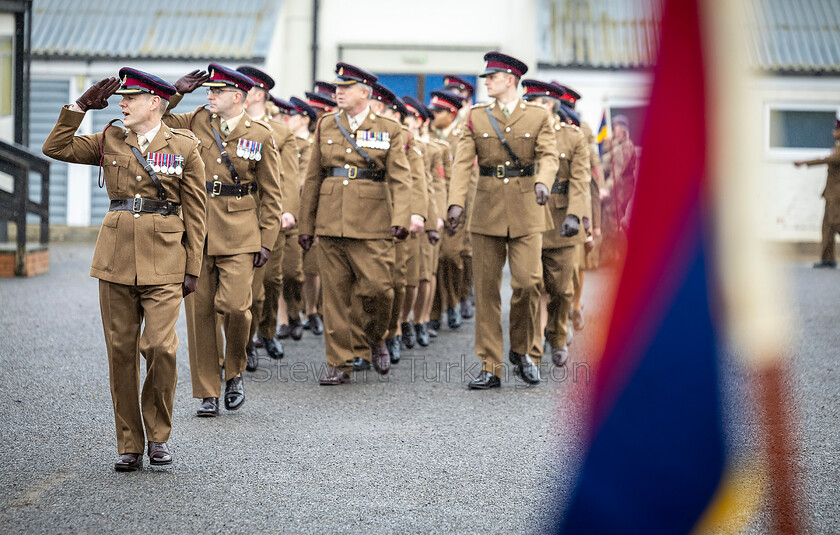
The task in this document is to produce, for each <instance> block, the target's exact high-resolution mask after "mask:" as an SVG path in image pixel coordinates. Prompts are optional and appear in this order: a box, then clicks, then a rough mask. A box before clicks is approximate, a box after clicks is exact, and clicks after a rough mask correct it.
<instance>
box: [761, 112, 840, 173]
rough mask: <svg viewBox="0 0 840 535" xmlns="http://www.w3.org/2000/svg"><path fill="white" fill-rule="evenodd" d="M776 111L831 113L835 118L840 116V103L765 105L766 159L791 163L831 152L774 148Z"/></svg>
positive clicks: (763, 143) (764, 143)
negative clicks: (773, 135)
mask: <svg viewBox="0 0 840 535" xmlns="http://www.w3.org/2000/svg"><path fill="white" fill-rule="evenodd" d="M774 111H807V112H829V113H833V114H834V115H835V117H837V116H840V103H837V102H827V101H815V102H802V101H776V102H765V104H764V139H763V140H762V146H763V149H764V157H765V158H767V159H769V160H783V161H791V160H796V159H801V158H805V157H809V156H811V155H814V154H822V153H826V152H827V151H830V150H831V149H830V148H826V147H773V146H772V145H771V144H770V143H771V131H770V127H771V124H770V123H771V116H772V113H773V112H774Z"/></svg>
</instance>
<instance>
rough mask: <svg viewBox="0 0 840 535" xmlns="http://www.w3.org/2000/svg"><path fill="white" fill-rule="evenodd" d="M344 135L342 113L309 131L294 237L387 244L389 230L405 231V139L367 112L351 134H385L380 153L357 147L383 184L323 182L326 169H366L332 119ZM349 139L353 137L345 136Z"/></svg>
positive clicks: (408, 201)
mask: <svg viewBox="0 0 840 535" xmlns="http://www.w3.org/2000/svg"><path fill="white" fill-rule="evenodd" d="M336 116H337V117H338V118H339V120H340V121H341V124H342V126H344V128H345V129H347V131H348V132H350V126H349V123H348V120H347V114H345V113H344V112H341V111H339V112H332V113H326V114H324V115H323V116H322V117H321V119H319V120H318V125H317V126H316V127H315V142H314V143H313V144H312V149H311V155H310V160H309V166H308V167H307V170H306V182H305V183H304V185H303V195H302V197H301V215H300V219H301V223H300V233H301V234H309V235H313V234H316V235H319V236H332V237H345V238H357V239H391V237H392V236H391V227H393V226H401V227H405V228H406V229H407V228H409V222H410V219H411V186H412V182H411V171H410V170H409V166H408V158H407V157H406V152H405V145H406V137H405V133H404V132H403V130H402V128H401V126H400V125H399V123H397V122H396V121H393V120H391V119H387V118H385V117H381V116H378V115H376V114H373V113H371V114H370V115H368V116H367V117H366V118H365V120H364V121H363V122H362V124H361V125H360V126H359V129H358V130H357V131H356V133H358V132H361V131H369V132H374V133H380V134H382V133H387V134H388V135H389V138H390V141H389V144H388V147H387V148H385V147H383V148H368V147H362V148H363V149H364V151H365V152H367V154H368V156H370V157H371V159H373V162H374V166H375V168H376V169H384V170H385V182H374V181H372V180H365V179H355V180H351V179H347V178H344V177H333V176H331V177H327V176H325V175H326V172H327V171H329V170H330V168H332V167H345V166H356V167H358V168H359V169H364V168H367V163H366V162H365V160H364V158H362V156H361V155H359V154H358V153H357V152H356V151H355V150H353V148H352V146H351V145H350V142H349V141H347V139H346V138H345V137H344V136H343V135H342V134H341V131H340V130H339V129H338V125H336V123H335V117H336ZM351 135H353V133H352V132H351Z"/></svg>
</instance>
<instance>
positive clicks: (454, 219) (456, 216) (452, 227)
mask: <svg viewBox="0 0 840 535" xmlns="http://www.w3.org/2000/svg"><path fill="white" fill-rule="evenodd" d="M462 215H464V208H463V207H461V206H458V205H457V204H453V205H452V206H450V207H449V210H448V211H447V212H446V220H447V221H449V235H450V236H454V235H455V233H456V232H458V225H460V224H461V216H462Z"/></svg>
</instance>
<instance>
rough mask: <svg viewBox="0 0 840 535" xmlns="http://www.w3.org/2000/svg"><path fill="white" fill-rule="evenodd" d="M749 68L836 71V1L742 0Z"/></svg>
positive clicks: (839, 68)
mask: <svg viewBox="0 0 840 535" xmlns="http://www.w3.org/2000/svg"><path fill="white" fill-rule="evenodd" d="M745 5H746V9H747V20H748V21H749V26H750V28H749V32H748V37H747V38H748V40H749V46H748V49H749V54H750V56H749V57H750V62H751V64H752V66H753V67H755V68H757V69H761V70H764V71H771V72H830V73H838V72H840V2H838V1H837V0H745Z"/></svg>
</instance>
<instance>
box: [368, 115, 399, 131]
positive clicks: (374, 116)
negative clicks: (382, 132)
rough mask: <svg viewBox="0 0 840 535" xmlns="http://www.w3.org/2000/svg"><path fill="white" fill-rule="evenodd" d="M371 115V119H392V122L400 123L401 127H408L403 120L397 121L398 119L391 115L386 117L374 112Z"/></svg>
mask: <svg viewBox="0 0 840 535" xmlns="http://www.w3.org/2000/svg"><path fill="white" fill-rule="evenodd" d="M370 115H371V119H373V118H376V119H385V120H386V121H391V122H392V123H395V124H398V125H400V127H402V128H406V126H405V125H404V124H402V123H401V122H399V121H397V120H396V119H391V118H390V117H384V116H382V115H375V114H373V113H371V114H370ZM406 129H407V128H406Z"/></svg>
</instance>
